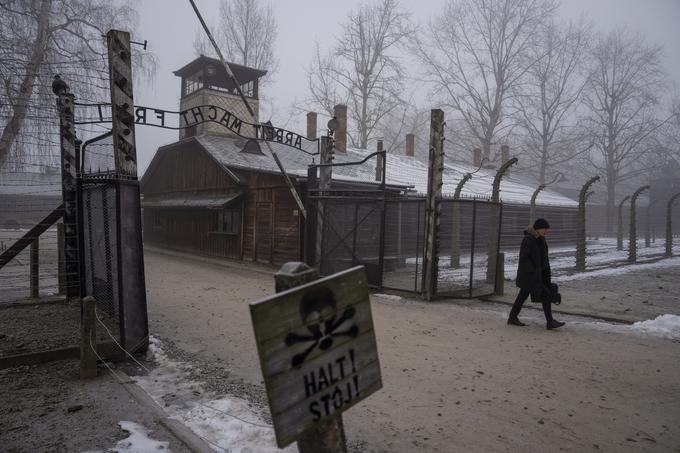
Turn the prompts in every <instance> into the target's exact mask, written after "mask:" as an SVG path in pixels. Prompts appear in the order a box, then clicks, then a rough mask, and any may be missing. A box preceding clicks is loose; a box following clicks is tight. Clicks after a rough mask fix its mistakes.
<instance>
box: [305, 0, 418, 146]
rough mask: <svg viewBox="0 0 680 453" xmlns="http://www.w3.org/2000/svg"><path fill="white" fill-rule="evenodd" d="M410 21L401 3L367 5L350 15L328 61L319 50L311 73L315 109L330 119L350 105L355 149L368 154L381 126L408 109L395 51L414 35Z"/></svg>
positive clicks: (386, 1)
mask: <svg viewBox="0 0 680 453" xmlns="http://www.w3.org/2000/svg"><path fill="white" fill-rule="evenodd" d="M409 21H410V14H409V13H407V12H405V11H403V10H402V9H401V8H400V6H399V4H398V2H397V1H396V0H382V1H380V2H379V3H371V4H364V5H361V6H360V7H359V8H358V10H356V11H352V12H350V13H349V15H348V18H347V22H346V23H345V24H344V27H343V32H342V35H341V36H340V38H339V39H338V40H337V44H336V46H335V47H334V48H333V49H332V51H331V52H330V53H329V54H328V55H325V56H324V55H322V54H321V51H320V50H319V49H318V46H317V52H316V54H315V57H314V59H313V61H312V63H311V65H310V67H309V69H308V72H307V75H308V81H309V90H310V93H311V97H312V98H311V100H310V103H311V104H312V105H313V106H316V107H320V108H321V109H323V110H325V111H326V112H327V113H329V114H330V113H331V112H332V110H331V109H332V106H333V105H335V104H337V103H346V104H347V107H348V111H349V114H350V119H351V120H352V121H353V123H354V125H355V127H354V128H351V129H350V130H348V135H349V139H350V143H351V144H352V146H354V147H358V148H366V147H367V145H368V141H369V139H370V138H371V136H372V135H374V133H375V132H376V128H377V127H378V126H379V125H380V124H381V122H383V121H385V119H386V118H388V117H389V116H390V115H393V114H394V113H395V111H396V109H398V108H399V107H400V106H402V105H403V104H404V101H403V97H402V94H403V83H404V80H405V78H406V74H405V72H404V70H403V66H402V63H401V62H400V61H399V58H398V56H397V55H395V54H393V51H394V50H395V49H397V48H398V47H399V46H400V45H402V44H404V43H405V42H406V40H407V39H408V38H409V37H410V36H411V35H412V34H413V33H414V29H413V27H412V26H411V25H410V22H409Z"/></svg>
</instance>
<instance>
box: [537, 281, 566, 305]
mask: <svg viewBox="0 0 680 453" xmlns="http://www.w3.org/2000/svg"><path fill="white" fill-rule="evenodd" d="M544 300H546V301H548V302H550V303H552V304H555V305H559V304H561V303H562V295H561V294H560V293H559V287H558V286H557V285H556V284H555V283H550V284H547V285H546V284H543V285H541V289H540V291H532V292H531V301H532V302H537V303H542V302H543V301H544Z"/></svg>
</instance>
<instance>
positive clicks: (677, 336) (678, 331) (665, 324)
mask: <svg viewBox="0 0 680 453" xmlns="http://www.w3.org/2000/svg"><path fill="white" fill-rule="evenodd" d="M579 324H584V325H587V326H589V327H595V328H597V329H601V330H606V331H610V332H618V333H623V334H630V333H633V334H637V335H644V336H652V337H660V338H666V339H669V340H675V341H678V340H680V316H678V315H661V316H657V317H656V318H654V319H648V320H646V321H638V322H636V323H633V324H630V325H626V324H612V323H608V322H600V321H598V322H591V321H588V322H580V323H579Z"/></svg>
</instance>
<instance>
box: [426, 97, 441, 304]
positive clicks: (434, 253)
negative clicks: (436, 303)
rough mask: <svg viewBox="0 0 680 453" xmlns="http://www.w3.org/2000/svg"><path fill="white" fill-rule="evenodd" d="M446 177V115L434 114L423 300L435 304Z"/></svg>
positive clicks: (428, 183) (433, 112) (431, 119)
mask: <svg viewBox="0 0 680 453" xmlns="http://www.w3.org/2000/svg"><path fill="white" fill-rule="evenodd" d="M443 174H444V112H443V111H442V110H440V109H433V110H432V111H431V112H430V156H429V168H428V171H427V201H426V208H425V216H426V217H425V252H424V254H423V285H422V286H423V287H422V290H423V296H424V297H425V299H426V300H432V297H433V296H434V295H435V294H436V293H437V274H438V270H439V221H440V219H439V213H440V209H441V204H440V202H439V199H440V198H441V195H442V185H443Z"/></svg>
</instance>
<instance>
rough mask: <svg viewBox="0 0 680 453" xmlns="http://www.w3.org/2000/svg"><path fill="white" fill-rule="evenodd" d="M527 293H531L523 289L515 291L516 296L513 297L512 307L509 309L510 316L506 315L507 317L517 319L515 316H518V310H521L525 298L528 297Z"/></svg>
mask: <svg viewBox="0 0 680 453" xmlns="http://www.w3.org/2000/svg"><path fill="white" fill-rule="evenodd" d="M529 294H531V293H530V292H529V291H527V290H525V289H520V290H519V293H517V298H515V303H514V304H512V309H511V310H510V316H508V319H509V320H510V319H517V316H519V312H520V311H522V306H523V305H524V302H525V301H526V300H527V298H528V297H529Z"/></svg>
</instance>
